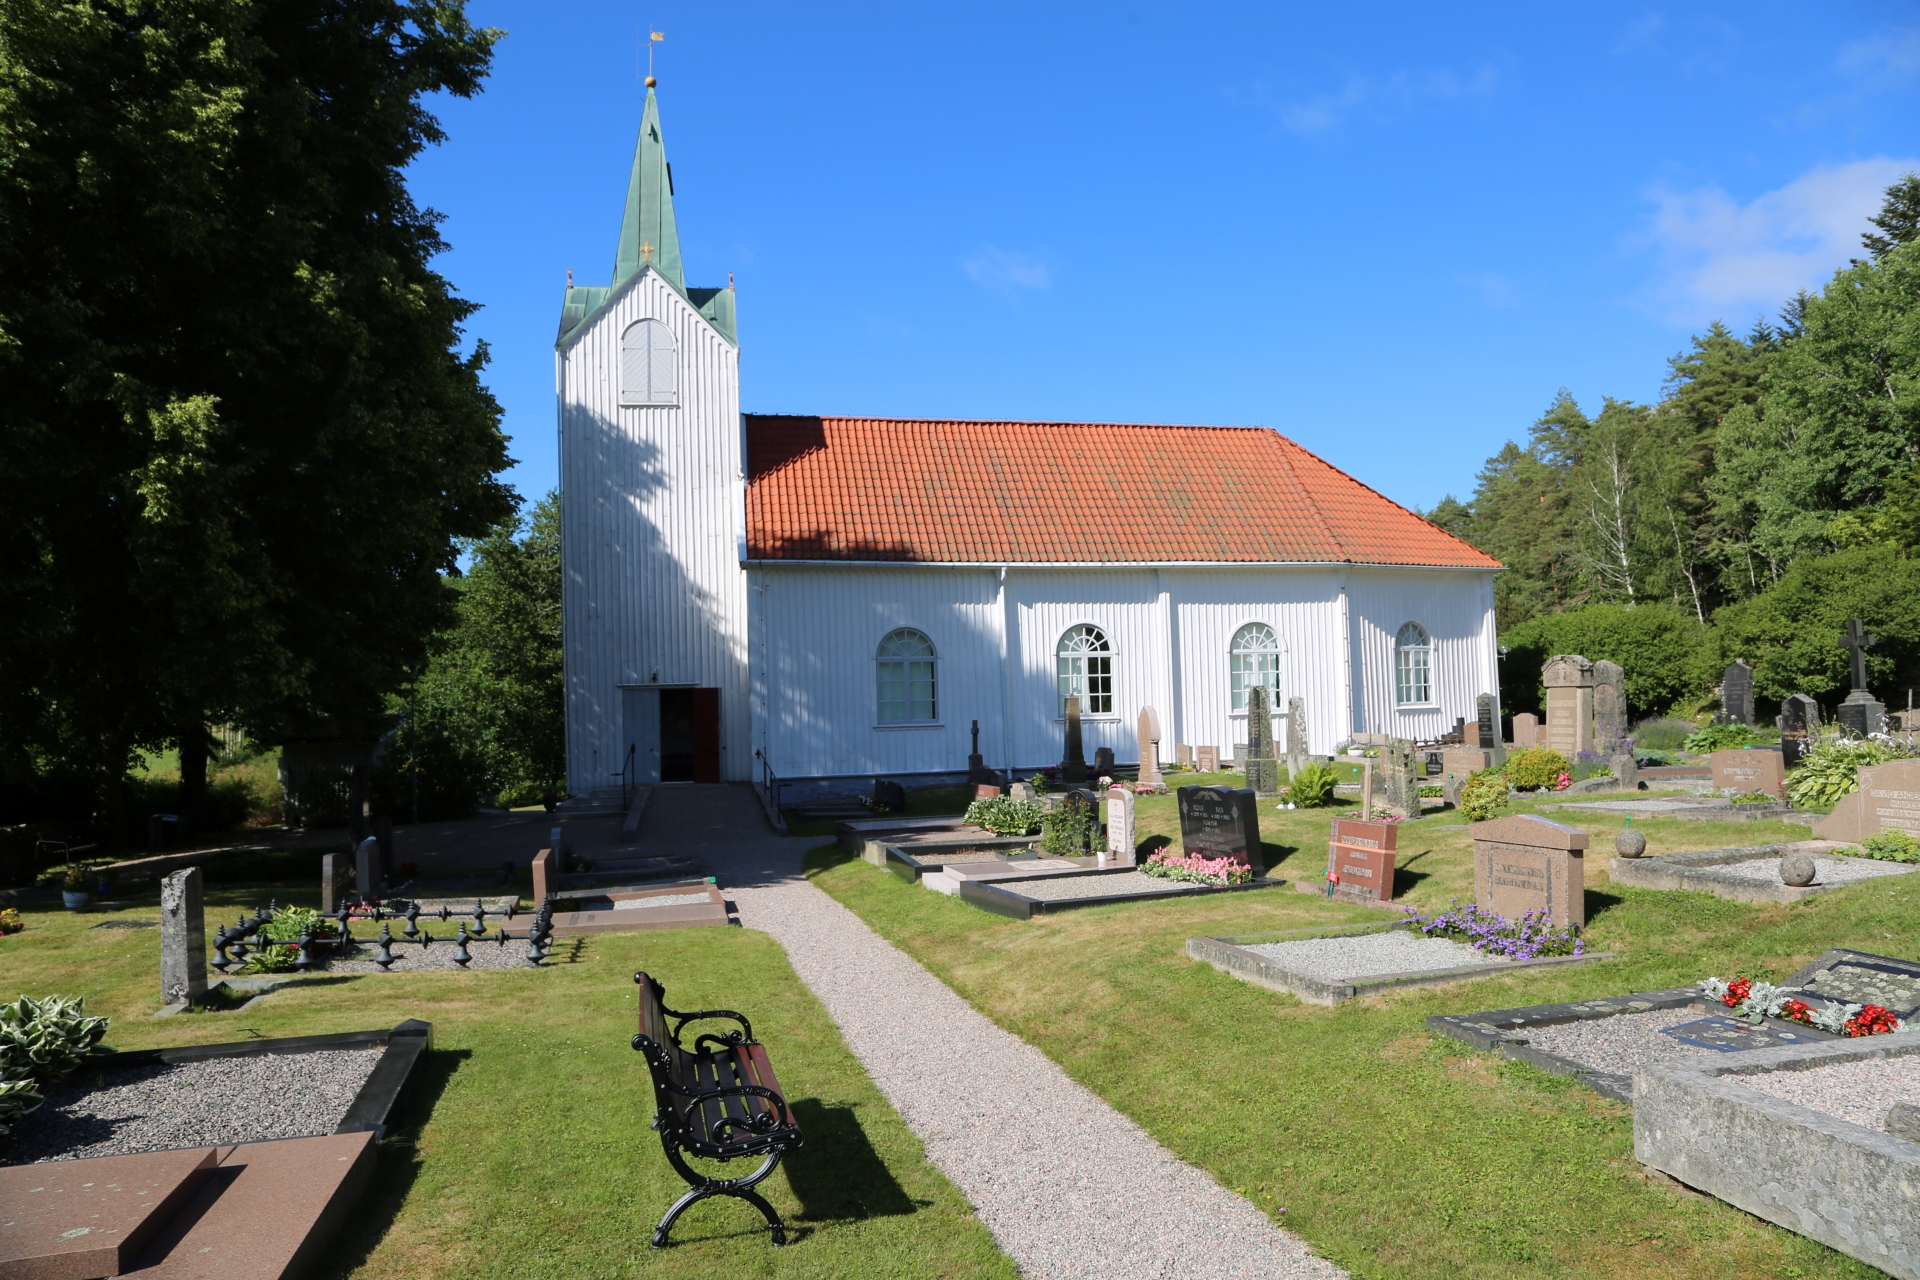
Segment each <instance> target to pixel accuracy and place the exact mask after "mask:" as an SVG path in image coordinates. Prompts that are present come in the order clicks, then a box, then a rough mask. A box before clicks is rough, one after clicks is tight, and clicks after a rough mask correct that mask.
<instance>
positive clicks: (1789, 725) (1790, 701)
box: [1779, 693, 1820, 769]
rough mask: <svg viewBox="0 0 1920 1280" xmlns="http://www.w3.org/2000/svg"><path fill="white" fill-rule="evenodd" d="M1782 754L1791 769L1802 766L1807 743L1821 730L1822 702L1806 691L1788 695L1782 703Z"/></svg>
mask: <svg viewBox="0 0 1920 1280" xmlns="http://www.w3.org/2000/svg"><path fill="white" fill-rule="evenodd" d="M1779 725H1780V756H1781V761H1782V763H1784V764H1785V765H1786V766H1787V768H1789V769H1797V768H1799V767H1800V758H1801V757H1802V756H1804V755H1805V754H1806V752H1807V744H1808V743H1809V742H1810V741H1812V739H1813V735H1815V734H1817V733H1818V732H1819V731H1820V704H1819V703H1817V702H1815V701H1814V700H1813V699H1812V698H1809V697H1808V696H1807V695H1806V694H1804V693H1795V694H1790V695H1788V697H1787V699H1786V701H1784V702H1782V703H1781V704H1780V719H1779Z"/></svg>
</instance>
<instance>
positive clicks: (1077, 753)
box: [1060, 697, 1087, 782]
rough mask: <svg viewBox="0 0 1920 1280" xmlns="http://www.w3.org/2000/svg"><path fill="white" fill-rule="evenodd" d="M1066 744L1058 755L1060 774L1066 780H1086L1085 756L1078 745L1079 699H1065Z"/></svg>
mask: <svg viewBox="0 0 1920 1280" xmlns="http://www.w3.org/2000/svg"><path fill="white" fill-rule="evenodd" d="M1066 702H1067V708H1066V722H1067V732H1066V739H1067V740H1066V744H1065V750H1064V751H1063V752H1062V753H1061V756H1060V776H1061V777H1062V778H1063V779H1065V780H1066V781H1068V782H1085V781H1086V780H1087V757H1086V754H1085V752H1084V751H1082V750H1081V746H1080V699H1079V698H1077V697H1074V698H1068V699H1067V700H1066Z"/></svg>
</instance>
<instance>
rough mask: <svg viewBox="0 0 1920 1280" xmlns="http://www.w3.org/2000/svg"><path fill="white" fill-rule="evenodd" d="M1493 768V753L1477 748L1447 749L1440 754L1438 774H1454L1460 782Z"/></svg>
mask: <svg viewBox="0 0 1920 1280" xmlns="http://www.w3.org/2000/svg"><path fill="white" fill-rule="evenodd" d="M1491 768H1493V752H1491V751H1486V750H1482V749H1481V748H1479V747H1448V748H1447V749H1446V750H1445V751H1443V752H1441V753H1440V772H1441V773H1442V774H1448V773H1451V774H1454V775H1456V776H1457V777H1458V778H1459V779H1460V780H1461V781H1462V782H1464V781H1466V780H1467V778H1469V777H1471V776H1472V775H1473V774H1476V773H1484V772H1486V771H1487V770H1488V769H1491Z"/></svg>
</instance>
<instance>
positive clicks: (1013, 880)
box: [959, 866, 1286, 920]
mask: <svg viewBox="0 0 1920 1280" xmlns="http://www.w3.org/2000/svg"><path fill="white" fill-rule="evenodd" d="M1139 870H1140V868H1139V867H1137V866H1133V867H1090V868H1088V869H1087V870H1085V871H1055V872H1051V873H1043V874H1041V875H1035V876H1000V877H997V878H995V879H993V880H962V881H960V893H959V897H960V899H961V901H963V902H970V903H972V904H973V905H974V906H976V907H979V908H980V909H981V910H983V911H991V912H993V914H995V915H997V916H1006V917H1007V918H1008V919H1010V920H1031V919H1033V917H1035V916H1043V915H1052V914H1054V913H1055V912H1059V911H1072V910H1076V909H1077V908H1080V907H1102V906H1110V905H1111V904H1113V903H1116V902H1187V901H1190V900H1192V899H1194V898H1204V897H1207V896H1209V895H1212V894H1216V893H1240V892H1243V891H1245V890H1247V889H1273V888H1278V887H1279V886H1281V885H1283V884H1285V883H1286V881H1285V880H1270V879H1268V878H1266V877H1265V876H1255V877H1254V878H1253V879H1252V880H1251V881H1249V882H1247V883H1246V884H1228V885H1219V884H1203V885H1195V884H1188V882H1185V881H1169V883H1171V884H1188V887H1187V888H1185V889H1183V890H1180V891H1176V892H1167V893H1110V894H1102V895H1100V896H1098V897H1092V898H1060V899H1051V900H1049V899H1041V898H1029V897H1026V896H1025V895H1024V894H1019V893H1014V892H1011V891H1010V890H1008V889H1006V888H1004V887H1002V886H1006V885H1017V884H1022V883H1024V882H1026V881H1028V880H1083V879H1086V878H1088V877H1090V876H1116V875H1125V874H1127V873H1128V872H1130V871H1139Z"/></svg>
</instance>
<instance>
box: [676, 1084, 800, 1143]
mask: <svg viewBox="0 0 1920 1280" xmlns="http://www.w3.org/2000/svg"><path fill="white" fill-rule="evenodd" d="M667 1088H668V1089H669V1090H671V1091H672V1092H674V1093H677V1094H679V1095H680V1096H681V1097H683V1098H685V1099H687V1101H688V1102H690V1103H691V1104H693V1105H692V1106H690V1107H688V1109H687V1112H688V1116H689V1117H690V1116H691V1115H692V1114H693V1112H694V1111H695V1109H696V1108H698V1107H699V1105H700V1104H701V1103H703V1102H712V1101H714V1100H716V1099H720V1098H763V1099H765V1100H766V1101H767V1102H768V1103H770V1104H771V1105H770V1106H769V1107H768V1109H767V1110H765V1111H762V1112H760V1113H759V1114H757V1115H753V1116H749V1117H748V1118H747V1119H745V1120H739V1119H735V1118H734V1117H733V1116H722V1117H721V1118H720V1119H719V1120H716V1121H714V1123H713V1125H712V1127H711V1128H709V1129H708V1130H707V1137H708V1139H709V1140H711V1141H713V1142H725V1141H726V1140H727V1139H729V1138H731V1137H732V1136H733V1133H732V1131H733V1130H735V1129H742V1130H745V1131H746V1132H748V1133H752V1134H761V1135H765V1134H769V1133H772V1132H774V1131H775V1130H777V1129H779V1128H781V1127H783V1126H785V1125H786V1124H787V1117H789V1116H791V1115H792V1114H793V1113H792V1112H790V1111H788V1110H787V1100H786V1099H785V1098H783V1097H781V1096H780V1095H779V1094H778V1093H777V1092H775V1091H774V1090H772V1089H769V1088H767V1087H766V1086H765V1085H760V1084H729V1085H723V1086H721V1087H720V1088H717V1089H682V1088H680V1087H679V1086H678V1085H673V1084H669V1085H668V1086H667Z"/></svg>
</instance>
